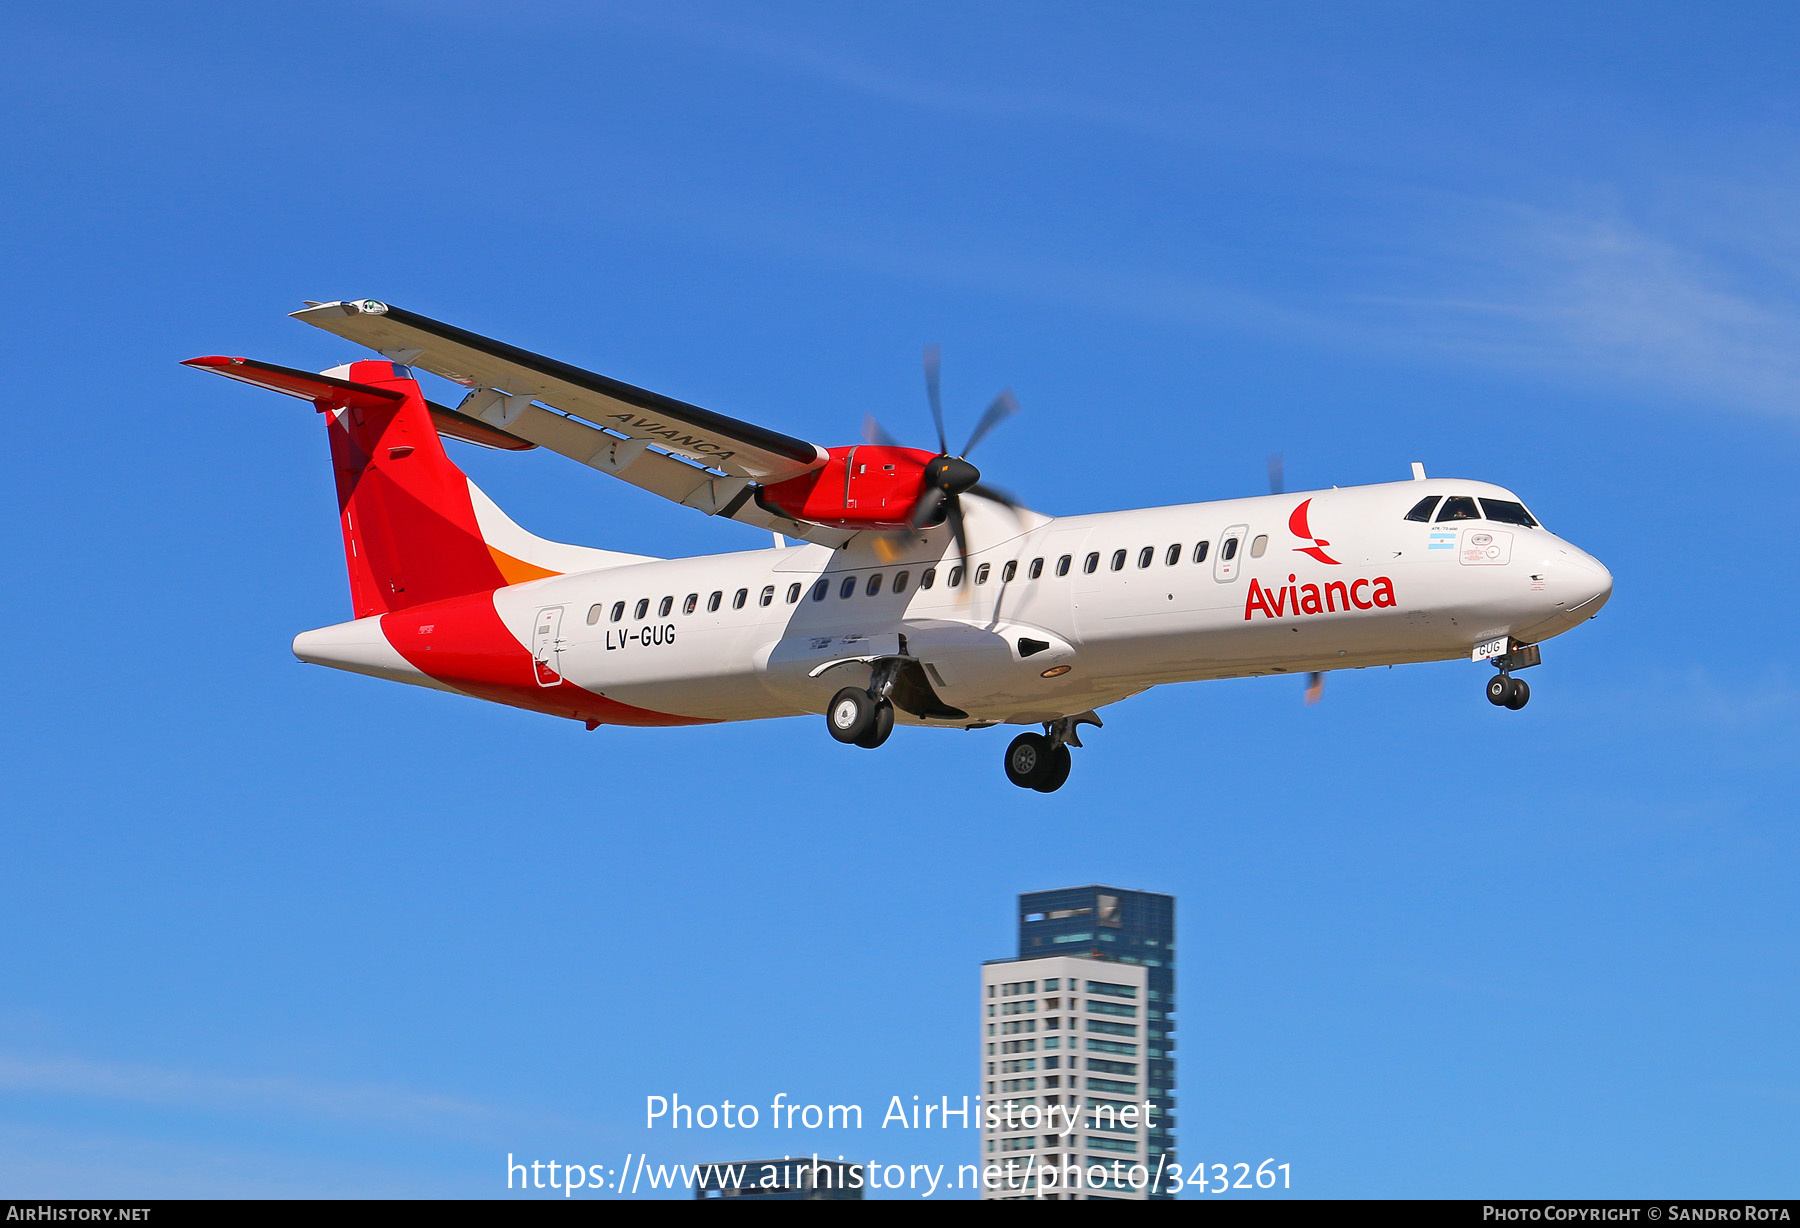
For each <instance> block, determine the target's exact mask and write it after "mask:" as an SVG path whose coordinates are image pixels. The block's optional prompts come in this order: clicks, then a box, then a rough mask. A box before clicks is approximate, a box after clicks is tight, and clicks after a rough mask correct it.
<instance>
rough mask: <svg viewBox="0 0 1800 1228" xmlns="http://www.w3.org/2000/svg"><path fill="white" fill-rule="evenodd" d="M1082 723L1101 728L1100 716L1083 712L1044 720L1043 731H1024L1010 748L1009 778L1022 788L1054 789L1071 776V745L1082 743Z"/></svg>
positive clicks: (1058, 787)
mask: <svg viewBox="0 0 1800 1228" xmlns="http://www.w3.org/2000/svg"><path fill="white" fill-rule="evenodd" d="M1082 725H1092V726H1094V727H1095V728H1096V729H1098V728H1100V718H1099V716H1098V715H1096V714H1095V713H1093V712H1083V713H1081V714H1080V715H1079V716H1063V717H1058V718H1057V719H1056V720H1053V721H1045V722H1044V732H1043V733H1022V734H1020V735H1019V736H1018V737H1016V738H1014V739H1013V740H1012V743H1011V744H1010V745H1009V746H1008V747H1007V748H1006V778H1007V779H1008V780H1010V781H1012V782H1013V783H1014V784H1015V785H1018V786H1019V788H1021V789H1036V790H1037V791H1038V792H1039V793H1054V792H1056V791H1057V790H1058V789H1060V788H1062V787H1063V782H1065V781H1066V780H1068V779H1069V769H1070V767H1072V766H1073V765H1074V756H1073V755H1071V754H1070V753H1069V747H1071V746H1080V745H1081V736H1080V734H1079V733H1078V732H1077V730H1078V728H1079V727H1080V726H1082Z"/></svg>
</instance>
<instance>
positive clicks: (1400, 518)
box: [188, 299, 1612, 793]
mask: <svg viewBox="0 0 1800 1228" xmlns="http://www.w3.org/2000/svg"><path fill="white" fill-rule="evenodd" d="M294 316H295V318H297V319H300V320H304V321H305V322H306V323H308V324H313V325H316V326H318V327H320V328H323V329H327V330H329V331H330V332H333V333H336V334H337V335H338V336H340V337H344V338H347V339H349V340H351V341H355V342H357V343H359V344H361V345H363V346H366V347H368V348H369V349H371V350H373V351H375V352H377V353H379V354H380V355H382V357H381V358H380V359H379V360H373V359H371V360H364V361H360V362H352V363H350V364H348V365H346V366H342V367H337V368H334V369H332V370H330V371H327V372H325V373H323V374H321V375H314V374H313V373H311V372H309V371H299V370H294V369H292V368H288V367H278V366H274V365H272V364H269V363H261V362H254V361H251V360H249V359H245V358H223V357H213V358H194V359H190V360H189V361H188V365H189V366H193V367H199V368H203V369H206V370H210V371H215V372H217V373H218V374H220V375H225V376H229V377H230V378H232V379H236V380H242V381H243V382H245V383H249V384H255V385H258V386H259V387H263V388H269V389H272V390H274V391H277V392H284V393H287V394H288V395H290V396H296V397H301V398H303V399H306V400H310V401H312V402H313V404H314V405H315V406H316V407H317V408H318V410H319V412H321V413H323V414H324V415H325V425H326V429H327V433H328V435H329V436H330V440H331V458H332V466H333V468H334V470H335V472H336V475H337V492H338V507H339V512H340V519H341V523H342V529H343V534H344V554H345V558H346V561H347V563H348V565H349V569H350V593H351V602H352V605H353V608H354V612H355V615H356V617H355V620H354V621H352V622H346V623H339V624H337V625H336V626H332V627H323V628H320V629H319V630H317V631H307V632H303V633H302V634H301V635H300V636H299V637H297V638H296V639H295V640H294V653H295V655H296V656H298V657H299V658H300V659H301V660H303V661H310V662H313V663H315V664H318V665H329V666H332V667H333V668H336V669H343V670H350V671H352V672H354V673H361V674H371V675H374V676H375V677H378V678H388V679H392V680H393V681H396V682H409V683H413V684H414V685H417V686H427V687H435V688H437V689H439V690H444V691H450V692H453V693H457V694H463V695H472V696H475V697H476V698H478V699H488V700H493V701H495V702H497V703H503V704H511V705H513V706H514V707H519V708H529V709H531V710H533V711H536V712H545V713H549V714H551V715H554V716H561V717H568V718H571V719H573V720H578V721H585V722H586V723H587V725H588V728H590V729H592V728H595V727H596V726H599V725H696V724H706V723H710V722H716V721H745V720H755V719H758V718H762V717H773V716H793V715H799V714H803V713H808V712H811V713H823V714H824V715H825V724H826V727H827V728H828V729H829V730H830V731H831V735H832V736H833V737H835V738H837V739H838V740H839V741H841V742H846V743H853V744H855V745H857V746H863V747H870V748H873V747H877V746H880V745H881V744H882V743H883V742H884V741H886V740H887V737H888V735H889V733H891V732H892V730H893V727H894V724H895V722H897V721H898V722H902V723H905V724H910V725H927V726H931V725H937V726H949V727H954V728H958V729H974V728H981V727H985V726H989V725H999V724H1005V725H1026V726H1041V727H1042V729H1043V732H1042V733H1038V732H1035V731H1030V732H1026V733H1021V734H1020V735H1019V736H1018V737H1016V738H1015V739H1013V741H1012V743H1011V744H1010V745H1009V746H1008V747H1007V750H1006V759H1005V763H1006V774H1007V777H1008V778H1009V779H1010V780H1011V781H1012V782H1013V783H1014V784H1016V785H1019V786H1021V787H1024V788H1030V789H1036V790H1038V791H1040V792H1044V793H1048V792H1051V791H1053V790H1055V789H1057V788H1059V787H1061V785H1062V783H1063V782H1064V780H1066V779H1067V778H1068V774H1069V762H1070V755H1069V747H1071V746H1080V745H1081V741H1080V737H1079V729H1080V727H1081V726H1083V725H1096V726H1097V725H1099V724H1100V718H1099V717H1098V716H1097V715H1096V710H1097V709H1099V708H1100V707H1102V706H1104V705H1106V704H1110V703H1116V702H1117V701H1119V700H1121V699H1125V698H1127V697H1129V696H1131V695H1135V694H1137V693H1138V692H1140V691H1143V690H1145V689H1147V688H1149V687H1152V686H1155V685H1156V684H1158V683H1163V682H1186V681H1192V680H1195V679H1205V678H1237V677H1243V676H1246V675H1255V674H1278V673H1308V674H1311V675H1312V680H1311V685H1310V687H1309V698H1316V696H1317V692H1318V688H1319V686H1320V681H1321V679H1322V677H1323V673H1324V672H1325V671H1327V670H1333V669H1346V668H1352V667H1355V668H1362V667H1366V666H1370V665H1397V664H1401V663H1406V662H1414V661H1441V660H1450V659H1453V658H1459V657H1464V656H1468V657H1471V658H1473V659H1474V660H1477V661H1483V660H1485V661H1489V662H1491V663H1492V664H1493V665H1494V666H1496V667H1497V668H1498V672H1497V673H1496V674H1494V675H1493V676H1492V677H1491V678H1490V679H1489V680H1488V682H1487V694H1488V698H1489V700H1491V701H1492V702H1493V703H1494V704H1496V705H1499V706H1503V707H1506V708H1512V709H1518V708H1522V707H1524V706H1525V702H1526V700H1527V699H1528V698H1529V697H1530V691H1529V689H1528V688H1527V686H1526V684H1525V682H1524V681H1523V680H1522V679H1519V678H1515V677H1514V676H1513V674H1514V672H1515V671H1517V670H1520V669H1523V668H1525V667H1527V666H1531V665H1536V664H1537V663H1538V661H1539V650H1538V644H1539V643H1540V642H1541V641H1543V640H1546V639H1548V638H1550V637H1551V636H1553V635H1558V634H1560V633H1562V632H1564V631H1567V630H1569V629H1570V628H1571V627H1573V626H1575V625H1576V624H1578V623H1580V622H1582V621H1583V620H1585V619H1587V618H1589V617H1591V616H1592V615H1593V614H1594V612H1595V611H1597V610H1598V609H1599V608H1600V607H1601V606H1602V605H1603V604H1605V602H1606V600H1607V598H1608V597H1609V596H1610V595H1611V593H1612V576H1611V575H1610V574H1609V573H1608V572H1607V570H1606V568H1605V567H1603V566H1601V565H1600V563H1599V562H1598V561H1597V560H1596V559H1594V558H1593V557H1592V556H1591V555H1589V554H1586V553H1585V552H1583V551H1581V550H1579V549H1577V548H1576V547H1575V546H1573V545H1571V544H1569V543H1568V542H1566V541H1563V540H1562V539H1561V538H1559V537H1557V536H1555V535H1554V534H1552V533H1550V532H1548V531H1547V530H1545V529H1544V528H1542V527H1541V526H1540V525H1539V524H1538V522H1537V521H1536V519H1534V518H1533V517H1532V515H1531V513H1530V512H1528V511H1526V510H1525V507H1524V505H1523V504H1522V503H1521V502H1520V500H1519V499H1518V498H1517V496H1515V495H1514V494H1513V493H1512V492H1511V491H1508V490H1505V489H1503V488H1501V487H1499V486H1494V485H1491V484H1489V483H1486V482H1472V481H1463V480H1460V479H1457V480H1441V479H1440V480H1428V479H1427V478H1426V477H1425V472H1424V469H1423V467H1422V466H1420V465H1418V464H1416V463H1415V464H1414V465H1413V479H1412V480H1411V481H1405V482H1388V483H1383V484H1379V485H1374V486H1355V487H1347V488H1344V489H1337V488H1333V489H1331V490H1319V491H1311V492H1306V493H1300V494H1274V495H1266V496H1259V497H1256V498H1247V499H1228V500H1220V501H1215V502H1207V503H1188V504H1183V505H1180V506H1176V507H1156V508H1144V509H1141V510H1138V511H1124V512H1100V513H1093V514H1089V515H1082V516H1058V517H1054V518H1052V517H1048V516H1042V515H1038V514H1037V513H1035V512H1031V511H1029V510H1027V509H1025V508H1022V507H1019V506H1017V505H1015V504H1013V503H1012V501H1011V500H1010V499H1008V498H1007V497H1006V496H1005V495H1003V494H1001V493H1000V492H998V491H994V490H991V489H989V488H987V487H984V486H982V485H981V475H980V473H979V472H978V471H977V470H976V468H975V467H974V466H973V465H972V464H970V463H969V462H968V461H967V460H966V459H964V456H965V455H966V454H967V452H968V451H969V450H970V448H969V447H968V446H965V447H964V449H963V454H962V455H952V454H951V453H950V451H949V447H948V445H947V443H946V442H945V440H944V427H943V412H942V409H941V407H940V405H939V400H938V385H937V362H936V354H935V351H928V352H927V356H926V376H927V379H926V384H927V391H928V394H929V397H930V404H931V409H932V414H933V417H934V419H935V420H936V423H937V433H938V449H937V451H936V452H930V451H924V450H920V449H916V448H907V447H901V446H899V445H898V444H895V443H893V442H892V441H891V440H889V439H888V438H887V437H886V436H885V435H883V434H882V433H881V431H880V429H879V428H878V427H875V426H874V424H873V423H872V422H871V423H870V424H869V430H868V431H867V433H868V434H869V435H870V436H871V439H870V442H867V443H863V444H858V445H855V446H851V447H837V448H824V447H820V446H818V445H816V444H812V443H808V442H806V441H805V440H801V439H795V438H793V437H791V436H788V435H784V434H781V433H779V432H777V431H772V430H769V429H766V428H764V427H759V426H753V425H751V424H750V423H747V422H740V421H737V420H735V419H732V418H727V417H725V416H723V415H721V414H716V413H712V412H710V411H708V410H704V409H701V408H699V407H698V406H694V405H689V404H686V403H684V402H682V401H677V400H675V399H673V398H671V397H666V396H662V395H659V394H657V393H654V392H647V391H645V390H644V389H641V388H634V387H632V386H631V385H629V384H624V383H620V382H619V381H617V380H613V379H608V378H607V377H605V376H602V375H596V374H594V373H593V372H591V371H584V370H582V369H580V368H579V367H572V366H569V365H568V364H566V363H562V362H557V361H556V360H554V359H550V358H544V357H541V356H539V355H537V354H532V353H529V352H527V351H525V350H521V349H516V348H514V347H513V346H510V345H505V344H503V343H501V342H498V341H492V340H489V339H488V338H486V337H481V336H477V335H476V334H474V333H471V332H467V331H465V330H463V329H460V328H455V327H452V326H451V325H448V324H443V323H440V322H438V321H436V320H431V319H427V318H426V317H424V316H420V315H415V314H414V313H412V312H409V311H403V310H401V309H400V308H398V307H393V306H390V305H388V304H385V303H380V302H376V301H375V300H373V299H363V300H360V301H357V302H339V303H312V304H308V305H307V307H306V308H305V310H303V311H298V312H295V313H294ZM413 367H419V368H423V369H424V370H426V371H430V372H433V373H435V374H437V375H440V376H443V377H445V378H447V379H449V380H452V381H454V382H456V383H458V384H461V385H463V386H464V387H466V388H468V389H469V393H468V395H467V397H465V398H464V399H463V401H462V403H461V404H460V405H458V406H457V407H456V408H454V409H452V408H449V407H447V406H443V405H438V404H435V403H433V402H430V401H427V400H426V399H425V397H424V395H423V394H422V392H421V390H420V388H419V385H418V383H417V381H416V380H415V379H414V378H413V374H412V370H411V368H413ZM1016 408H1017V406H1016V403H1015V402H1014V401H1013V400H1012V397H1011V394H1010V393H1002V394H1001V396H1000V397H999V398H998V399H996V400H995V402H994V403H993V404H992V405H991V406H990V407H989V408H988V412H987V414H986V415H984V417H983V418H982V419H981V421H980V423H979V425H978V426H977V427H976V430H975V432H974V435H973V436H972V437H971V439H970V445H973V444H974V443H975V442H976V440H978V439H979V438H980V437H981V436H982V435H984V434H985V433H986V432H987V430H988V429H989V428H990V427H992V426H993V425H994V424H995V423H996V422H998V421H999V420H1000V419H1002V418H1004V417H1005V416H1006V415H1007V414H1009V413H1010V412H1012V411H1013V410H1014V409H1016ZM444 435H448V436H450V437H452V438H456V439H461V440H465V441H467V442H470V443H475V444H480V445H484V446H487V447H492V448H503V449H512V450H523V449H528V448H534V447H544V448H549V449H550V450H551V451H553V452H557V453H560V454H561V455H563V456H567V457H570V458H571V459H573V460H576V461H579V462H580V463H582V464H584V465H587V466H589V467H590V468H593V469H598V470H600V471H601V472H603V473H609V474H611V475H613V476H614V477H618V478H622V479H624V480H625V481H626V482H629V483H631V484H632V485H634V486H638V487H641V488H643V489H645V490H648V491H650V492H652V493H654V494H658V495H661V496H662V497H663V498H665V499H671V500H674V501H675V502H677V503H680V504H683V505H685V506H687V507H692V508H695V509H697V510H698V511H700V512H702V513H704V514H706V515H708V516H722V517H726V518H728V519H731V520H736V521H741V522H743V523H745V524H750V525H755V526H758V527H760V528H763V529H766V530H770V531H771V532H772V533H773V534H774V535H775V545H774V547H773V548H772V549H763V550H753V551H745V552H743V553H738V554H714V555H705V556H702V557H699V558H687V559H656V558H647V557H644V556H642V555H635V554H620V553H616V552H614V551H609V550H596V549H591V548H589V547H585V546H570V545H562V544H559V543H557V542H551V541H546V540H544V539H542V538H539V537H535V536H533V535H532V534H530V533H527V532H526V531H525V530H523V529H521V528H520V527H519V526H518V525H516V524H514V523H513V522H512V521H511V520H510V519H508V518H507V516H506V515H505V513H503V512H501V511H500V509H499V508H498V507H496V506H495V505H494V504H493V503H492V502H491V501H490V500H489V499H488V498H487V496H486V495H484V494H482V493H481V491H480V490H479V489H478V488H477V487H476V486H475V484H474V483H473V482H471V481H469V479H468V478H467V477H466V476H465V475H464V474H463V472H462V471H461V470H460V469H458V468H457V467H456V465H454V464H453V463H451V461H450V458H449V457H448V456H447V455H446V454H445V451H444V446H443V443H442V442H441V439H440V436H444ZM785 538H795V539H798V540H799V541H800V542H801V543H802V544H801V545H798V546H790V545H788V544H787V543H786V541H785V540H784V539H785Z"/></svg>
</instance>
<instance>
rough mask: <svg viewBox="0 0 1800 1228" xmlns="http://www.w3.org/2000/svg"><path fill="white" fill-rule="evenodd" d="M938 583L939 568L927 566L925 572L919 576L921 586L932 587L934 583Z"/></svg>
mask: <svg viewBox="0 0 1800 1228" xmlns="http://www.w3.org/2000/svg"><path fill="white" fill-rule="evenodd" d="M936 583H937V568H935V567H927V568H926V569H925V573H924V574H923V575H921V576H920V577H919V587H920V588H930V587H931V586H932V585H934V584H936Z"/></svg>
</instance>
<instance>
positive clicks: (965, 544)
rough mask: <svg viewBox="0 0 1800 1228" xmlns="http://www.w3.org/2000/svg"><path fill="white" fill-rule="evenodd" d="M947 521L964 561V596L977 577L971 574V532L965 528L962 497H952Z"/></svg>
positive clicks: (959, 554) (959, 556)
mask: <svg viewBox="0 0 1800 1228" xmlns="http://www.w3.org/2000/svg"><path fill="white" fill-rule="evenodd" d="M945 522H946V523H947V524H949V526H950V536H951V537H952V538H954V539H955V540H956V555H957V558H958V560H959V561H960V562H961V563H962V573H963V574H962V582H963V596H965V597H966V596H968V590H969V589H970V588H973V587H974V585H975V577H974V576H972V575H970V574H969V534H968V532H967V530H965V529H964V528H963V514H962V500H961V499H958V498H955V497H952V498H951V500H950V511H949V514H948V515H947V516H946V517H945Z"/></svg>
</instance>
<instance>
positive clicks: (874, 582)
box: [864, 571, 881, 597]
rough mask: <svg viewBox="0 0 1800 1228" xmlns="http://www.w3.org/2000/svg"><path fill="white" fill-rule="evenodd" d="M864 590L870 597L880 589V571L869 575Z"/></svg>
mask: <svg viewBox="0 0 1800 1228" xmlns="http://www.w3.org/2000/svg"><path fill="white" fill-rule="evenodd" d="M864 591H865V592H867V593H868V595H869V596H871V597H873V596H874V595H875V594H877V593H879V592H880V591H881V573H880V572H879V571H878V572H876V573H875V574H874V575H872V576H870V577H869V584H868V587H867V588H866V589H865V590H864Z"/></svg>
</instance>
